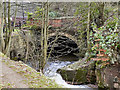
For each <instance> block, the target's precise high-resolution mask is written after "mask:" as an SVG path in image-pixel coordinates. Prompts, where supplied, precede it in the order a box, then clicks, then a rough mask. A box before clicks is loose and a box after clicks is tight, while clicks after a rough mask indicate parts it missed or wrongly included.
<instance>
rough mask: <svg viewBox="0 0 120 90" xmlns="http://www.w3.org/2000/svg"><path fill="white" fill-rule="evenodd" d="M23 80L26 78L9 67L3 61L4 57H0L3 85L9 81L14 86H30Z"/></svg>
mask: <svg viewBox="0 0 120 90" xmlns="http://www.w3.org/2000/svg"><path fill="white" fill-rule="evenodd" d="M23 80H25V78H23V77H22V76H20V75H19V74H18V73H17V72H15V71H13V70H12V69H11V68H9V67H8V66H7V65H6V64H5V63H4V62H2V58H1V57H0V82H2V84H3V85H5V84H8V83H9V85H12V87H13V88H29V87H28V85H26V84H25V83H24V81H23Z"/></svg>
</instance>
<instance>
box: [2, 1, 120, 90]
mask: <svg viewBox="0 0 120 90" xmlns="http://www.w3.org/2000/svg"><path fill="white" fill-rule="evenodd" d="M37 4H38V5H37ZM52 4H53V3H50V2H48V0H47V2H41V3H40V4H39V3H36V5H35V4H34V5H35V6H36V7H35V10H34V11H32V12H31V11H29V12H28V11H27V10H26V11H25V10H24V9H23V7H24V6H23V3H22V4H21V3H19V4H18V3H17V1H16V2H15V6H16V8H15V9H14V10H13V11H14V13H13V14H14V18H15V19H14V20H12V21H11V19H10V18H11V17H12V15H13V14H11V12H12V10H11V8H12V5H11V3H10V0H9V2H6V0H5V2H4V3H3V4H2V3H0V10H1V11H0V12H1V24H0V45H1V47H0V52H2V53H4V55H6V56H9V57H11V56H12V57H13V58H11V59H15V60H18V61H20V62H15V61H12V60H3V62H5V63H6V64H7V65H8V66H9V67H10V68H12V69H14V70H15V71H16V72H17V73H19V74H20V75H21V76H23V77H25V78H27V79H28V81H27V80H26V81H25V83H27V84H28V85H30V86H29V87H30V88H40V87H41V88H46V87H48V88H51V87H55V88H58V87H60V86H58V85H57V84H56V83H52V82H54V81H51V80H50V79H48V78H46V77H45V76H44V75H43V74H44V68H45V65H46V63H47V62H48V60H49V59H51V58H52V59H55V58H59V57H60V55H58V54H61V53H63V54H62V55H64V56H65V54H64V52H67V55H69V54H75V53H77V55H78V57H79V60H82V59H81V58H83V57H85V59H86V60H85V61H84V62H83V63H88V62H89V61H95V66H94V72H95V70H96V69H97V66H99V65H101V63H102V67H101V68H104V67H107V65H108V64H109V65H119V64H120V37H119V34H120V32H119V31H120V30H119V28H118V22H119V15H118V2H79V3H75V4H74V5H73V8H74V7H75V9H72V7H71V11H69V12H72V11H74V13H73V12H72V14H67V13H66V12H67V6H69V4H70V3H69V4H67V3H64V4H65V5H64V7H62V8H60V7H61V6H60V7H58V6H57V5H58V4H56V7H55V8H54V6H53V7H52ZM61 5H62V4H61ZM3 6H4V8H3ZM19 7H22V11H21V12H22V14H23V18H22V19H21V21H19V20H18V21H19V28H16V27H15V26H16V22H17V23H18V21H17V18H16V16H17V13H19ZM51 8H54V9H53V10H52V9H51ZM24 14H25V15H27V19H25V18H24ZM63 14H64V15H63ZM73 14H74V16H71V15H73ZM60 16H63V17H60ZM58 17H59V18H60V19H59V18H58ZM23 21H25V22H26V24H25V23H23ZM12 22H14V23H13V25H11V24H12ZM21 26H22V27H21ZM26 29H27V30H26ZM71 29H72V30H71ZM54 33H55V34H54ZM61 33H62V34H61ZM68 33H69V34H70V35H73V34H74V35H73V36H74V37H75V39H74V37H72V38H69V35H68ZM60 34H61V35H60ZM15 35H16V36H17V37H15ZM50 35H51V36H50ZM52 35H53V36H52ZM64 35H66V36H64ZM14 38H16V39H14ZM14 40H16V41H14ZM16 42H17V44H16ZM67 44H68V45H67ZM60 46H61V47H60ZM68 46H69V47H70V48H68ZM72 46H73V47H76V50H74V48H73V47H72ZM63 47H65V48H63ZM55 48H56V50H55ZM59 48H62V49H61V50H59ZM68 49H69V50H68ZM59 51H60V52H59ZM61 51H63V52H61ZM101 51H102V52H101ZM56 52H59V53H57V54H56ZM4 55H0V56H1V57H2V56H4ZM53 56H54V57H53ZM86 57H87V58H86ZM102 57H105V58H102ZM21 61H23V62H24V63H28V62H31V63H32V65H33V66H34V68H35V69H36V68H38V69H37V71H40V72H37V71H36V70H33V69H32V68H30V67H28V66H27V65H25V64H24V63H23V62H21ZM36 62H37V64H36ZM38 64H39V65H38ZM79 66H81V64H79V65H78V67H79ZM85 70H86V68H85ZM98 71H99V70H98ZM81 72H82V71H80V73H81ZM86 75H87V72H86ZM98 75H99V76H100V79H101V76H102V75H101V73H100V72H99V74H98ZM83 76H84V75H83ZM96 76H97V75H96ZM78 78H79V75H78ZM85 79H87V78H85ZM96 79H97V78H96ZM99 84H101V83H98V85H99ZM2 87H4V86H3V85H0V88H2ZM5 87H12V85H10V84H9V83H8V84H6V85H5Z"/></svg>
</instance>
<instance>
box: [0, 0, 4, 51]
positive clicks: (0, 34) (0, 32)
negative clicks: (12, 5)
mask: <svg viewBox="0 0 120 90" xmlns="http://www.w3.org/2000/svg"><path fill="white" fill-rule="evenodd" d="M0 13H1V15H0V17H1V22H0V40H1V42H0V46H1V47H0V51H1V52H3V50H4V46H5V42H4V37H3V23H4V18H3V5H2V2H0Z"/></svg>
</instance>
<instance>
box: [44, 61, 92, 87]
mask: <svg viewBox="0 0 120 90" xmlns="http://www.w3.org/2000/svg"><path fill="white" fill-rule="evenodd" d="M71 63H73V62H70V61H51V62H47V64H46V67H45V69H44V74H45V75H46V76H47V77H49V78H50V79H54V80H55V82H56V83H57V84H59V85H62V86H63V87H64V88H88V89H89V88H90V87H88V86H87V85H70V84H67V83H66V82H65V80H63V79H62V76H61V75H60V74H59V73H57V70H58V69H59V68H62V67H64V66H66V65H68V64H71Z"/></svg>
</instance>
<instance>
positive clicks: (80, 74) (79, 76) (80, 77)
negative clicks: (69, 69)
mask: <svg viewBox="0 0 120 90" xmlns="http://www.w3.org/2000/svg"><path fill="white" fill-rule="evenodd" d="M87 71H88V70H87V69H84V68H79V69H78V70H77V73H76V77H75V79H76V81H78V82H81V83H85V82H87V78H86V76H87Z"/></svg>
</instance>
